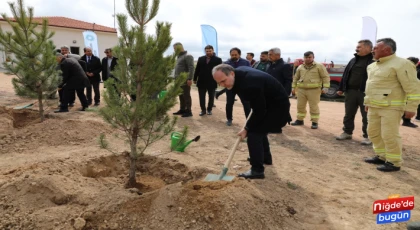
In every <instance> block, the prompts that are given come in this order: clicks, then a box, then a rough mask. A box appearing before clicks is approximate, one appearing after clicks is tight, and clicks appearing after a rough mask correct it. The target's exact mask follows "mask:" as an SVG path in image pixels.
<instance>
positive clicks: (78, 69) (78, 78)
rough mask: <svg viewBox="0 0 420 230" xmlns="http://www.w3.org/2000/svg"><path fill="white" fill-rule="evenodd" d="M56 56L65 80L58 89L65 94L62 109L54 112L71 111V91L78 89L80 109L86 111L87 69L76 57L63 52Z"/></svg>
mask: <svg viewBox="0 0 420 230" xmlns="http://www.w3.org/2000/svg"><path fill="white" fill-rule="evenodd" d="M56 57H57V62H58V63H59V66H60V69H61V72H62V74H63V81H62V82H61V84H60V85H59V86H58V90H59V91H62V94H63V96H62V103H61V105H60V109H59V110H57V111H54V112H56V113H62V112H68V111H69V109H68V102H69V100H70V99H71V96H70V93H72V92H74V91H76V94H77V97H78V98H79V100H80V103H81V104H82V108H81V109H80V111H85V109H86V108H87V107H88V102H87V100H86V96H85V94H84V89H85V87H86V86H88V85H89V79H88V78H87V77H86V74H85V71H83V68H82V66H81V65H80V63H79V61H77V60H76V59H73V58H66V57H65V56H64V55H62V54H61V53H57V54H56Z"/></svg>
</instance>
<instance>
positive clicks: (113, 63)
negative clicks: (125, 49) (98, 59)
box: [102, 57, 118, 81]
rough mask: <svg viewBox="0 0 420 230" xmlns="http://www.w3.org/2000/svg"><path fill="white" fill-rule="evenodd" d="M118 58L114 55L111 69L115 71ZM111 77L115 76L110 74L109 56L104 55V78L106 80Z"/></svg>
mask: <svg viewBox="0 0 420 230" xmlns="http://www.w3.org/2000/svg"><path fill="white" fill-rule="evenodd" d="M117 60H118V58H116V57H112V61H111V66H110V69H111V71H113V70H114V68H115V66H116V65H117ZM110 77H112V78H114V76H113V75H112V74H111V75H108V58H107V57H104V58H102V80H103V81H106V80H108V78H110ZM114 79H115V78H114Z"/></svg>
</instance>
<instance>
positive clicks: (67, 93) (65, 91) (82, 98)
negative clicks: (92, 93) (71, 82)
mask: <svg viewBox="0 0 420 230" xmlns="http://www.w3.org/2000/svg"><path fill="white" fill-rule="evenodd" d="M60 91H63V92H62V95H63V98H62V99H63V100H62V102H61V106H60V109H61V110H68V104H69V101H70V98H71V94H73V92H74V91H76V94H77V97H78V98H79V100H80V104H82V106H83V107H84V108H87V107H88V101H87V99H86V96H85V92H84V91H85V88H79V89H68V88H67V87H64V88H62V89H61V90H60Z"/></svg>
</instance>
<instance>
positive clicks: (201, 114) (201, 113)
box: [198, 111, 206, 116]
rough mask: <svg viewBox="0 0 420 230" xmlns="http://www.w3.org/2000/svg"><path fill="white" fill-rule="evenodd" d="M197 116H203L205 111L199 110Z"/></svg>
mask: <svg viewBox="0 0 420 230" xmlns="http://www.w3.org/2000/svg"><path fill="white" fill-rule="evenodd" d="M198 115H199V116H204V115H206V112H205V111H201V112H200V114H198Z"/></svg>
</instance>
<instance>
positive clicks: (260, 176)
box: [238, 170, 265, 179]
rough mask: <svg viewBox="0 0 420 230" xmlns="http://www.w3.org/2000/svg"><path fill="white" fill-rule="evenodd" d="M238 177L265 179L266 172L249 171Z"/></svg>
mask: <svg viewBox="0 0 420 230" xmlns="http://www.w3.org/2000/svg"><path fill="white" fill-rule="evenodd" d="M238 177H243V178H245V179H264V178H265V175H264V172H255V171H252V170H248V171H247V172H244V173H241V174H239V175H238Z"/></svg>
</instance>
